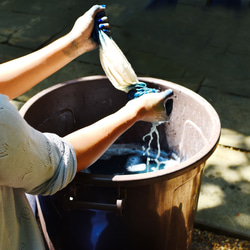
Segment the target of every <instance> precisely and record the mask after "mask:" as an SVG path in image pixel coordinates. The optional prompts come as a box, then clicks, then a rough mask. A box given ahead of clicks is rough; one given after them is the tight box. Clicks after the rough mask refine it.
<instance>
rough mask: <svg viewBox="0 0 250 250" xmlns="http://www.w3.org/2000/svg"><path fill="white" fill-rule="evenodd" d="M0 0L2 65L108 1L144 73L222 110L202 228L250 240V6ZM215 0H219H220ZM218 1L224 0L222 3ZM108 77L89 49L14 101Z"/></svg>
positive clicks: (201, 207) (192, 1)
mask: <svg viewBox="0 0 250 250" xmlns="http://www.w3.org/2000/svg"><path fill="white" fill-rule="evenodd" d="M150 2H151V1H150V0H143V1H142V0H126V1H119V3H118V1H114V0H106V1H105V2H103V1H98V0H95V1H94V0H93V1H82V0H81V1H80V0H64V1H39V0H23V1H20V0H4V1H1V2H0V24H1V25H0V62H5V61H7V60H10V59H13V58H16V57H19V56H22V55H25V54H27V53H29V52H32V51H34V50H36V49H39V48H41V47H42V46H44V45H46V44H47V43H49V42H50V41H53V40H54V39H56V38H57V37H59V36H62V35H64V34H65V33H66V32H67V31H69V30H70V28H71V27H72V25H73V23H74V21H75V20H76V18H77V17H78V16H80V15H81V14H82V13H84V12H85V11H86V10H87V9H88V8H89V7H90V6H92V5H93V4H95V3H98V4H106V5H107V11H106V13H107V15H108V16H109V18H110V24H111V27H112V34H113V35H112V36H113V39H114V40H115V41H116V43H117V44H118V45H119V47H120V48H121V50H122V51H123V52H124V53H125V55H126V57H127V59H128V60H129V61H130V63H131V64H132V66H133V68H134V70H135V72H136V73H137V74H138V75H139V76H150V77H156V78H161V79H165V80H168V81H172V82H175V83H178V84H180V85H183V86H185V87H187V88H189V89H191V90H193V91H195V92H197V93H199V94H200V95H201V96H203V97H204V98H205V99H207V100H208V101H209V102H210V103H211V104H212V105H213V107H214V108H215V110H216V111H217V112H218V114H219V116H220V119H221V124H222V134H221V139H220V142H219V146H218V148H217V150H216V151H215V153H214V154H213V155H212V156H211V157H210V159H209V160H208V161H207V164H206V167H205V171H204V177H203V181H202V186H201V192H200V198H199V204H198V211H197V216H196V223H197V225H202V226H208V227H209V228H212V229H218V230H221V231H222V232H225V233H233V234H235V235H238V236H240V237H245V238H248V239H250V119H249V114H250V85H249V81H250V31H249V27H250V10H249V8H248V7H246V6H247V4H248V1H244V3H245V7H242V8H240V7H238V8H227V7H225V6H221V5H219V4H212V5H207V2H213V1H205V0H200V1H197V0H179V1H177V4H176V5H162V6H160V7H158V8H157V6H156V7H154V8H153V7H151V8H150V7H148V6H149V4H150ZM215 2H216V1H215ZM217 2H219V1H217ZM100 74H101V75H103V74H104V72H103V70H102V68H101V65H100V61H99V57H98V51H97V50H95V51H92V52H89V53H87V54H85V55H83V56H81V57H79V58H77V59H76V60H74V61H73V62H71V63H70V64H69V65H67V66H66V67H64V68H63V69H61V70H60V71H58V72H57V73H55V74H54V75H52V76H51V77H49V78H48V79H46V80H44V81H43V82H41V83H40V84H38V85H37V86H36V87H34V88H33V89H31V90H30V91H28V92H27V93H25V94H23V95H22V96H20V97H18V98H16V99H15V100H14V101H13V103H14V104H15V105H16V106H17V107H20V106H21V105H22V104H23V103H24V102H26V101H27V100H28V99H29V98H30V97H32V96H33V95H34V94H36V93H37V92H39V91H41V90H42V89H44V88H47V87H49V86H52V85H54V84H56V83H59V82H64V81H67V80H71V79H75V78H78V77H82V76H89V75H100Z"/></svg>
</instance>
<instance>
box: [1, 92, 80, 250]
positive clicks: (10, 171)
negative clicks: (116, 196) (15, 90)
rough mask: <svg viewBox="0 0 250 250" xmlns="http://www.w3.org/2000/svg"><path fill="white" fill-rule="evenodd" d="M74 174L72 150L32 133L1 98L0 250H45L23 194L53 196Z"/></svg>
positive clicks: (59, 141) (54, 139)
mask: <svg viewBox="0 0 250 250" xmlns="http://www.w3.org/2000/svg"><path fill="white" fill-rule="evenodd" d="M38 115H39V114H38ZM75 174H76V156H75V152H74V150H73V148H72V146H71V145H70V144H69V143H67V142H66V141H64V140H63V139H62V138H60V137H58V136H57V135H54V134H49V133H41V132H39V131H37V130H35V129H33V128H32V127H31V126H29V125H28V124H27V123H26V122H25V121H24V119H23V118H22V117H21V116H20V114H19V112H18V111H17V109H16V108H15V107H14V106H13V105H12V104H10V103H9V100H8V97H7V96H4V95H0V249H3V250H5V249H6V250H7V249H13V250H15V249H22V250H25V249H27V250H33V249H35V250H39V249H44V243H43V239H42V237H41V233H40V230H39V228H38V225H37V222H36V220H35V217H34V215H33V212H32V210H31V208H30V206H29V203H28V201H27V198H26V196H25V192H26V193H30V194H42V195H51V194H54V193H55V192H57V191H58V190H60V189H62V188H63V187H65V186H66V185H67V184H68V183H69V182H70V181H71V180H72V179H73V178H74V176H75Z"/></svg>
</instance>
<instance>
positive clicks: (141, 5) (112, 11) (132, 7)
mask: <svg viewBox="0 0 250 250" xmlns="http://www.w3.org/2000/svg"><path fill="white" fill-rule="evenodd" d="M97 3H98V4H103V1H99V0H98V1H97ZM149 3H150V0H144V1H140V0H126V1H122V2H117V1H116V0H106V1H105V3H104V4H106V6H107V8H106V14H107V15H108V17H109V19H110V24H111V25H112V24H114V25H115V26H124V25H126V23H127V21H128V20H129V19H130V18H132V17H134V16H138V15H140V14H138V13H141V12H142V11H143V10H144V9H145V8H146V7H147V6H148V4H149Z"/></svg>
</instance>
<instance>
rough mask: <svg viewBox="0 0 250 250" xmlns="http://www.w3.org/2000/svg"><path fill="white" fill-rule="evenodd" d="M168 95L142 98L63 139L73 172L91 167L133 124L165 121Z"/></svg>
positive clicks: (156, 94) (165, 93)
mask: <svg viewBox="0 0 250 250" xmlns="http://www.w3.org/2000/svg"><path fill="white" fill-rule="evenodd" d="M167 94H169V92H161V93H153V94H146V95H143V96H142V97H140V98H138V99H134V100H131V101H129V102H128V103H127V104H126V105H125V106H124V107H122V108H121V109H120V110H118V111H117V112H115V113H114V114H111V115H109V116H107V117H105V118H103V119H101V120H99V121H97V122H96V123H94V124H92V125H90V126H88V127H85V128H82V129H80V130H77V131H75V132H73V133H71V134H69V135H67V136H65V137H64V138H65V139H66V140H67V141H68V142H69V143H70V144H71V145H72V146H73V148H74V150H75V154H76V158H77V171H81V170H83V169H85V168H87V167H88V166H90V165H91V164H93V163H94V162H95V161H96V160H97V159H98V158H99V157H100V156H101V155H102V154H103V153H104V152H105V151H106V150H107V149H108V148H109V147H110V146H111V145H112V143H113V142H114V141H115V140H116V139H117V138H118V137H119V136H120V135H121V134H122V133H124V132H125V131H126V130H127V129H129V128H130V127H131V126H132V125H133V124H135V123H136V122H137V121H139V120H141V121H147V122H160V121H166V119H167V117H166V111H165V107H164V100H165V99H166V97H167Z"/></svg>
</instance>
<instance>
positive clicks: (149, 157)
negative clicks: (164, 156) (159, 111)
mask: <svg viewBox="0 0 250 250" xmlns="http://www.w3.org/2000/svg"><path fill="white" fill-rule="evenodd" d="M157 126H158V124H156V123H152V127H151V129H150V131H149V133H148V134H146V135H144V136H143V138H142V139H143V141H146V138H147V137H149V141H148V145H147V149H146V148H145V147H144V146H143V147H142V148H143V150H144V151H145V153H146V156H147V161H146V165H147V172H149V167H150V161H151V160H153V161H154V162H155V163H156V167H155V169H152V170H158V169H159V167H160V164H161V162H160V161H159V157H160V154H161V145H160V136H159V132H158V130H157ZM154 134H155V135H156V140H157V155H156V156H155V155H154V157H152V155H151V153H150V151H151V144H152V142H153V140H154Z"/></svg>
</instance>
